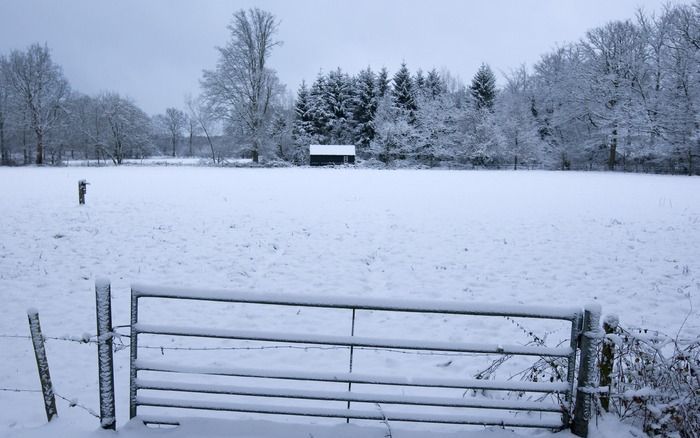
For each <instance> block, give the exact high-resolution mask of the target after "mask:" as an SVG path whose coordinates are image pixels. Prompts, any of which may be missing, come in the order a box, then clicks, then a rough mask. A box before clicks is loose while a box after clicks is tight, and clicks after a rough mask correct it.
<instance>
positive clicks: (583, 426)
mask: <svg viewBox="0 0 700 438" xmlns="http://www.w3.org/2000/svg"><path fill="white" fill-rule="evenodd" d="M599 323H600V306H599V305H597V304H596V305H589V306H586V309H585V312H584V314H583V326H582V330H581V342H580V343H579V345H580V346H581V362H580V365H579V369H578V384H577V388H576V405H575V406H574V421H573V424H572V425H571V431H572V432H573V433H574V435H577V436H580V437H587V436H588V420H590V419H591V413H592V411H593V409H592V400H591V399H592V393H593V385H594V383H595V382H594V379H595V373H594V370H595V367H596V346H597V343H598V340H597V336H598V332H599V330H598V324H599Z"/></svg>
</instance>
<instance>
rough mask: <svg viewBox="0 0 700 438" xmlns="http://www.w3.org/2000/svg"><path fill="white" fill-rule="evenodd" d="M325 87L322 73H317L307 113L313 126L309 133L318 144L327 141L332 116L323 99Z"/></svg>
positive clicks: (325, 83) (325, 82) (324, 78)
mask: <svg viewBox="0 0 700 438" xmlns="http://www.w3.org/2000/svg"><path fill="white" fill-rule="evenodd" d="M326 86H327V81H326V77H325V76H324V75H323V73H321V72H319V74H318V76H317V77H316V80H315V81H314V83H313V84H312V85H311V90H310V91H309V112H310V115H311V122H312V125H313V130H312V132H311V133H312V134H313V135H314V136H315V138H316V140H317V141H318V142H319V143H325V142H327V141H328V137H329V135H330V128H331V126H330V123H331V120H332V114H331V112H330V110H329V108H328V106H327V104H326V99H325V93H326Z"/></svg>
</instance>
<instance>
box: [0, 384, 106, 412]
mask: <svg viewBox="0 0 700 438" xmlns="http://www.w3.org/2000/svg"><path fill="white" fill-rule="evenodd" d="M0 391H2V392H30V393H39V394H41V389H26V388H0ZM53 394H54V395H55V396H56V397H58V398H60V399H61V400H63V401H65V402H67V403H68V407H71V408H80V409H82V410H83V411H85V412H87V413H88V414H90V415H92V416H93V417H95V418H100V415H99V414H98V413H97V412H95V410H94V409H91V408H90V407H88V406H85V405H84V404H81V403H78V400H77V399H76V398H70V397H66V396H63V395H61V394H59V393H57V392H56V391H54V392H53Z"/></svg>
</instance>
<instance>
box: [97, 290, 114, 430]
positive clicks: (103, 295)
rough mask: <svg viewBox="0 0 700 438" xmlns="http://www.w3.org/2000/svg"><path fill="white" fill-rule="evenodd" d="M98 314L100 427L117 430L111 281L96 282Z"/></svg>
mask: <svg viewBox="0 0 700 438" xmlns="http://www.w3.org/2000/svg"><path fill="white" fill-rule="evenodd" d="M95 302H96V312H95V313H96V314H97V365H98V379H99V383H100V425H101V426H102V428H103V429H111V430H115V429H116V427H117V426H116V415H115V411H114V361H113V353H112V337H113V332H112V291H111V286H110V284H109V281H107V280H102V279H98V280H97V281H95Z"/></svg>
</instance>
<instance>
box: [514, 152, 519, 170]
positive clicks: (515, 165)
mask: <svg viewBox="0 0 700 438" xmlns="http://www.w3.org/2000/svg"><path fill="white" fill-rule="evenodd" d="M513 170H518V156H517V155H516V156H515V160H513Z"/></svg>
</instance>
